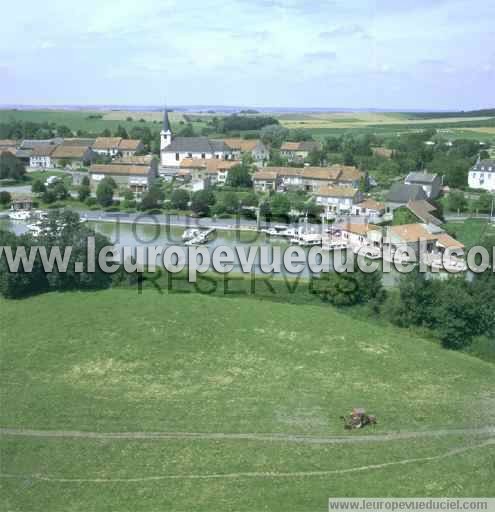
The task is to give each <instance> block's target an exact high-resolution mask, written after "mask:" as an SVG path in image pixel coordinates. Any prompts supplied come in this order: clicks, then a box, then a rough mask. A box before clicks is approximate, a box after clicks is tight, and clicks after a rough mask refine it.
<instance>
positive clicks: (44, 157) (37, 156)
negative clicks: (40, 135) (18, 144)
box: [29, 144, 56, 169]
mask: <svg viewBox="0 0 495 512" xmlns="http://www.w3.org/2000/svg"><path fill="white" fill-rule="evenodd" d="M55 149H56V146H52V145H51V144H44V145H42V146H35V147H34V148H33V149H32V150H31V156H30V157H29V167H32V168H35V169H51V168H53V167H54V165H55V164H54V162H53V159H52V154H53V152H54V151H55Z"/></svg>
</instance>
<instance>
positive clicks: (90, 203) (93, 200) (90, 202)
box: [85, 197, 96, 206]
mask: <svg viewBox="0 0 495 512" xmlns="http://www.w3.org/2000/svg"><path fill="white" fill-rule="evenodd" d="M85 203H86V206H95V205H96V197H88V198H87V199H86V201H85Z"/></svg>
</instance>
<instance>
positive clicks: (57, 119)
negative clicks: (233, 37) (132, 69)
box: [0, 110, 182, 133]
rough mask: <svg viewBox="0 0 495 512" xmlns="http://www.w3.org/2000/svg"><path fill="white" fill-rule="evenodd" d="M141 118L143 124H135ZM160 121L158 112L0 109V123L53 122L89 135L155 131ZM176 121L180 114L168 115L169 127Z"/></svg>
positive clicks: (160, 116)
mask: <svg viewBox="0 0 495 512" xmlns="http://www.w3.org/2000/svg"><path fill="white" fill-rule="evenodd" d="M117 114H121V115H117ZM94 115H101V116H102V117H101V118H97V119H95V118H92V117H91V116H94ZM128 117H132V119H133V120H132V121H127V120H126V119H127V118H128ZM141 118H143V119H144V120H145V121H144V122H141V121H139V119H141ZM161 119H162V115H161V114H160V113H158V112H157V113H156V115H154V116H150V115H148V116H146V115H143V114H142V113H131V112H94V111H88V110H0V123H6V122H9V121H23V122H34V123H55V124H57V125H65V126H67V127H68V128H70V129H71V130H73V131H74V132H76V131H77V130H84V131H88V132H91V133H101V132H102V131H103V130H105V129H109V130H110V131H111V132H114V131H115V130H116V129H117V127H118V126H119V125H120V126H123V127H125V128H126V130H130V129H131V128H132V127H134V126H140V127H142V126H149V127H150V128H151V129H153V130H156V131H159V130H160V127H161V124H160V122H161ZM180 120H182V116H181V115H180V114H177V115H175V114H171V115H170V121H171V123H172V126H174V125H178V123H179V122H180ZM177 127H178V126H177Z"/></svg>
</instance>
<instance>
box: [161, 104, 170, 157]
mask: <svg viewBox="0 0 495 512" xmlns="http://www.w3.org/2000/svg"><path fill="white" fill-rule="evenodd" d="M170 144H172V130H171V129H170V121H169V119H168V110H167V109H166V108H165V110H164V112H163V126H162V131H161V132H160V149H161V150H162V151H163V150H164V149H165V148H167V147H168V146H170Z"/></svg>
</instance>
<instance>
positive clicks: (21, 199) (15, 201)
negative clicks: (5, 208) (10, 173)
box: [10, 195, 33, 210]
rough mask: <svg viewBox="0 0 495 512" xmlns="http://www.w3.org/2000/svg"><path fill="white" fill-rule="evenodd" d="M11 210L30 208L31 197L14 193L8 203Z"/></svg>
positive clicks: (31, 203)
mask: <svg viewBox="0 0 495 512" xmlns="http://www.w3.org/2000/svg"><path fill="white" fill-rule="evenodd" d="M10 208H11V209H12V210H31V209H32V208H33V198H32V197H31V196H20V195H15V196H13V197H12V201H11V203H10Z"/></svg>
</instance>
